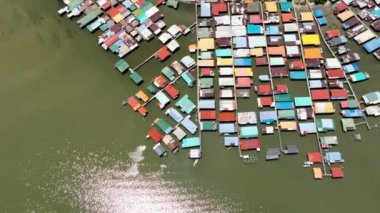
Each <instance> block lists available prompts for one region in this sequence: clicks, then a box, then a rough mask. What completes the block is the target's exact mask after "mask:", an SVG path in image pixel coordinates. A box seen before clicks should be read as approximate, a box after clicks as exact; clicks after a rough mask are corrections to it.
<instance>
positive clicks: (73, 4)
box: [67, 0, 83, 10]
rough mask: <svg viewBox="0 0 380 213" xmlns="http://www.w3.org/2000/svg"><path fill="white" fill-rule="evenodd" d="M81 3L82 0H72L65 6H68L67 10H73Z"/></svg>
mask: <svg viewBox="0 0 380 213" xmlns="http://www.w3.org/2000/svg"><path fill="white" fill-rule="evenodd" d="M82 3H83V0H73V1H71V2H70V3H69V4H68V5H67V6H68V8H69V10H73V9H75V8H76V7H78V6H79V5H80V4H82Z"/></svg>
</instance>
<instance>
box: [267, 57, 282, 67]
mask: <svg viewBox="0 0 380 213" xmlns="http://www.w3.org/2000/svg"><path fill="white" fill-rule="evenodd" d="M269 64H270V65H271V66H280V65H284V64H285V59H284V58H283V57H270V58H269Z"/></svg>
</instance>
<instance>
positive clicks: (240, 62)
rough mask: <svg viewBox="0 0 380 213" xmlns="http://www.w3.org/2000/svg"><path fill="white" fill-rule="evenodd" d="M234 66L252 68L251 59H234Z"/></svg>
mask: <svg viewBox="0 0 380 213" xmlns="http://www.w3.org/2000/svg"><path fill="white" fill-rule="evenodd" d="M234 65H235V66H249V67H250V66H252V59H251V58H248V57H247V58H234Z"/></svg>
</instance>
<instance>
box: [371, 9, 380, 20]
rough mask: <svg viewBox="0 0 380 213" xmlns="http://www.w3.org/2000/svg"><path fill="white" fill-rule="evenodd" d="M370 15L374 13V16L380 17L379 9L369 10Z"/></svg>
mask: <svg viewBox="0 0 380 213" xmlns="http://www.w3.org/2000/svg"><path fill="white" fill-rule="evenodd" d="M371 13H372V15H375V16H376V18H379V17H380V9H374V10H372V11H371Z"/></svg>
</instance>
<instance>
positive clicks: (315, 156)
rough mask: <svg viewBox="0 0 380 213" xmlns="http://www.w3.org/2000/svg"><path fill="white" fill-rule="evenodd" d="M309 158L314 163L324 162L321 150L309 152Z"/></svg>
mask: <svg viewBox="0 0 380 213" xmlns="http://www.w3.org/2000/svg"><path fill="white" fill-rule="evenodd" d="M307 160H308V161H310V162H313V163H322V156H321V153H319V152H309V153H307Z"/></svg>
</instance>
